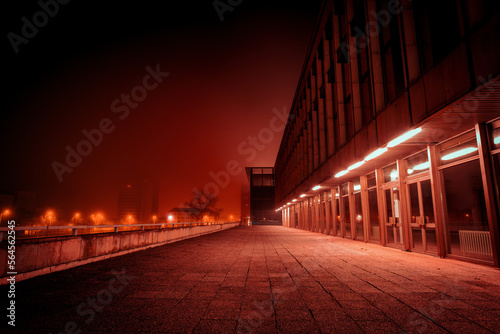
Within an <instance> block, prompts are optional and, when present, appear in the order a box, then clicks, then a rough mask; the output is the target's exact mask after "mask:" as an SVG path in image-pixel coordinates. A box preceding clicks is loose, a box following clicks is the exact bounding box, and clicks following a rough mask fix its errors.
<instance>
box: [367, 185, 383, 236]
mask: <svg viewBox="0 0 500 334" xmlns="http://www.w3.org/2000/svg"><path fill="white" fill-rule="evenodd" d="M368 207H369V210H370V240H371V241H380V225H379V221H378V206H377V190H376V189H372V190H369V191H368Z"/></svg>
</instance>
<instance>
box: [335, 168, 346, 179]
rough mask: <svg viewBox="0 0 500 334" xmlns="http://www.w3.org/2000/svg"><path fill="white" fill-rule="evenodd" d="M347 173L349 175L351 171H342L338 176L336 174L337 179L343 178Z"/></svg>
mask: <svg viewBox="0 0 500 334" xmlns="http://www.w3.org/2000/svg"><path fill="white" fill-rule="evenodd" d="M347 173H349V171H348V170H347V169H345V170H343V171H341V172H338V173H337V174H335V177H341V176H344V175H346V174H347Z"/></svg>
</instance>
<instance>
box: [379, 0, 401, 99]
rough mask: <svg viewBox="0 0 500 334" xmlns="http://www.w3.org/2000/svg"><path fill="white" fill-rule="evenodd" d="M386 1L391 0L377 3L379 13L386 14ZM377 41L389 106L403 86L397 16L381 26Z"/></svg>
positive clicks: (382, 0) (381, 0)
mask: <svg viewBox="0 0 500 334" xmlns="http://www.w3.org/2000/svg"><path fill="white" fill-rule="evenodd" d="M388 1H392V0H378V1H377V7H378V11H379V12H381V11H385V12H387V10H388V9H387V2H388ZM379 40H380V56H381V61H382V75H383V77H384V91H385V101H386V102H387V104H389V103H390V102H392V101H394V100H395V99H396V97H397V96H398V95H399V94H400V93H401V92H402V91H403V89H404V86H405V84H404V74H403V57H402V55H401V42H400V32H399V16H393V17H392V18H391V20H390V22H389V24H387V25H381V28H380V35H379Z"/></svg>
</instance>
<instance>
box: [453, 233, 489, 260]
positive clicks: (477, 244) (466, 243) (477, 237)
mask: <svg viewBox="0 0 500 334" xmlns="http://www.w3.org/2000/svg"><path fill="white" fill-rule="evenodd" d="M458 235H459V238H460V251H461V252H462V253H464V254H474V255H484V256H493V252H492V250H491V239H490V232H488V231H458Z"/></svg>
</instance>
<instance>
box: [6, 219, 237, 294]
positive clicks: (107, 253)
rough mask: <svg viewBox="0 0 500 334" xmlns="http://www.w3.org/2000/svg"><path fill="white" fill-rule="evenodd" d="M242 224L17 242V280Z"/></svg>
mask: <svg viewBox="0 0 500 334" xmlns="http://www.w3.org/2000/svg"><path fill="white" fill-rule="evenodd" d="M237 225H239V222H235V223H229V224H219V225H208V226H191V227H181V228H168V229H162V230H146V231H127V232H118V233H102V234H89V235H81V236H63V237H54V238H43V239H25V240H16V245H15V246H16V249H15V257H16V258H15V262H16V263H15V272H17V275H16V280H17V281H20V280H23V279H27V278H31V277H35V276H39V275H44V274H48V273H51V272H54V271H59V270H64V269H68V268H72V267H76V266H79V265H83V264H87V263H91V262H95V261H99V260H103V259H107V258H110V257H114V256H119V255H124V254H127V253H131V252H135V251H138V250H143V249H147V248H151V247H156V246H160V245H163V244H167V243H171V242H175V241H179V240H183V239H188V238H192V237H196V236H200V235H203V234H208V233H213V232H217V231H221V230H225V229H229V228H232V227H235V226H237ZM8 255H9V254H8V253H7V242H6V240H4V241H2V242H1V243H0V285H1V284H6V283H7V281H6V277H7V273H8V272H10V271H12V270H9V269H8V267H7V264H8V262H7V256H8Z"/></svg>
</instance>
